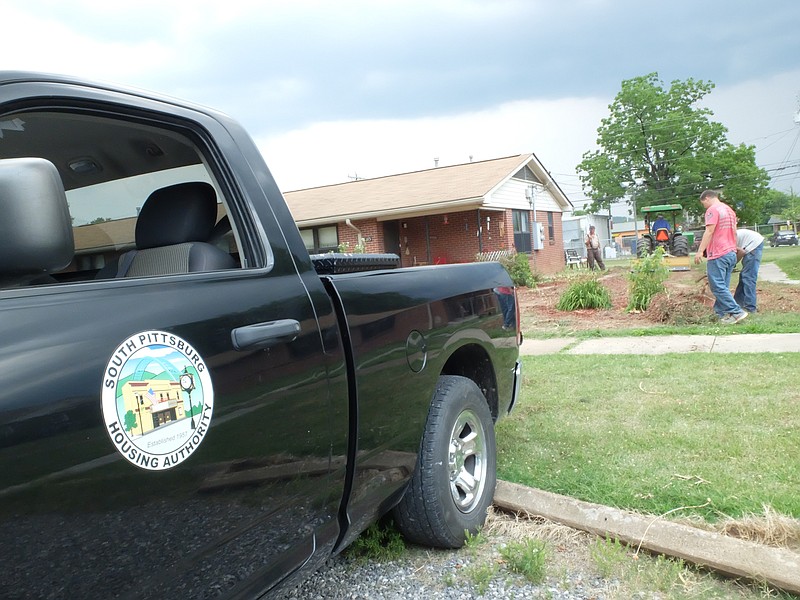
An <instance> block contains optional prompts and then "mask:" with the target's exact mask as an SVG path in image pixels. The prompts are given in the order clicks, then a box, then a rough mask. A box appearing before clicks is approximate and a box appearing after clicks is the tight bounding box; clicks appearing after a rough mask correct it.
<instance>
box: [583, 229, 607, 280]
mask: <svg viewBox="0 0 800 600" xmlns="http://www.w3.org/2000/svg"><path fill="white" fill-rule="evenodd" d="M586 260H587V262H588V263H589V268H590V269H592V270H594V266H595V264H598V265H599V267H598V268H600V269H602V270H603V271H605V270H606V265H605V263H604V262H603V253H602V252H601V251H600V238H599V237H598V236H597V234H596V233H595V231H594V225H589V233H588V235H587V236H586Z"/></svg>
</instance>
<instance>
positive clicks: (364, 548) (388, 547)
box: [347, 521, 406, 562]
mask: <svg viewBox="0 0 800 600" xmlns="http://www.w3.org/2000/svg"><path fill="white" fill-rule="evenodd" d="M405 550H406V544H405V542H404V541H403V536H402V535H401V534H400V532H399V531H397V529H395V527H394V523H393V522H391V521H381V522H380V523H375V524H374V525H371V526H370V527H369V528H368V529H367V530H366V531H364V533H362V534H361V535H360V536H359V537H358V538H357V539H356V540H355V541H354V542H353V543H352V545H351V546H350V547H349V548H348V549H347V553H348V555H350V556H353V557H355V558H357V559H359V560H364V561H370V560H372V561H377V562H388V561H391V560H396V559H398V558H400V557H401V556H402V555H403V553H404V552H405Z"/></svg>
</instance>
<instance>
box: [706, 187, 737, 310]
mask: <svg viewBox="0 0 800 600" xmlns="http://www.w3.org/2000/svg"><path fill="white" fill-rule="evenodd" d="M700 204H701V205H702V206H703V208H704V209H705V211H706V213H705V224H706V229H705V231H704V232H703V238H702V239H701V240H700V246H699V247H698V248H697V253H696V254H695V255H694V262H695V264H700V262H701V261H702V260H703V253H704V252H705V254H706V258H707V259H708V263H707V265H706V273H707V274H708V287H709V288H710V289H711V293H712V294H714V298H716V301H715V302H714V312H715V313H716V314H717V316H718V317H719V319H720V322H721V323H723V324H725V325H732V324H734V323H738V322H740V321H742V320H743V319H746V318H747V314H748V313H747V311H745V310H743V309H742V307H741V306H739V305H738V304H737V303H736V300H734V299H733V294H731V289H730V285H731V274H732V273H733V268H734V267H735V266H736V262H737V259H736V213H735V212H734V210H733V209H732V208H731V207H730V206H728V205H727V204H725V203H724V202H723V201H722V200H720V198H719V192H717V191H715V190H706V191H704V192H703V193H702V194H700Z"/></svg>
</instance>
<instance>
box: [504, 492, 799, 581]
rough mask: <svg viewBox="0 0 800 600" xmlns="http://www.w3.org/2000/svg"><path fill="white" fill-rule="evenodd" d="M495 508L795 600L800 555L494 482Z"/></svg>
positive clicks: (565, 497) (669, 522)
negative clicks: (768, 587)
mask: <svg viewBox="0 0 800 600" xmlns="http://www.w3.org/2000/svg"><path fill="white" fill-rule="evenodd" d="M494 504H495V506H497V507H498V508H500V509H501V510H506V511H511V512H518V513H526V514H528V515H535V516H539V517H543V518H545V519H549V520H551V521H555V522H557V523H562V524H564V525H567V526H569V527H572V528H574V529H580V530H582V531H588V532H590V533H593V534H595V535H599V536H601V537H604V538H610V539H618V540H620V541H621V542H624V543H625V544H627V545H629V546H632V547H633V546H635V547H637V548H645V549H646V550H648V551H650V552H655V553H658V554H667V555H669V556H675V557H677V558H681V559H683V560H685V561H688V562H691V563H693V564H696V565H699V566H702V567H704V568H708V569H712V570H714V571H717V572H719V573H723V574H725V575H728V576H731V577H745V578H747V579H751V580H753V581H756V582H766V583H768V584H769V585H771V586H773V587H776V588H778V589H781V590H785V591H787V592H791V593H793V594H800V554H796V553H794V552H791V551H789V550H784V549H781V548H772V547H769V546H763V545H761V544H756V543H753V542H748V541H745V540H740V539H738V538H732V537H729V536H725V535H721V534H718V533H714V532H710V531H704V530H702V529H697V528H695V527H690V526H687V525H680V524H678V523H673V522H671V521H665V520H662V519H661V518H660V517H654V516H648V515H641V514H638V513H633V512H627V511H622V510H618V509H615V508H611V507H608V506H603V505H600V504H592V503H590V502H583V501H581V500H576V499H574V498H570V497H568V496H561V495H559V494H553V493H550V492H545V491H542V490H537V489H533V488H529V487H526V486H523V485H519V484H516V483H509V482H507V481H498V482H497V488H496V490H495V494H494Z"/></svg>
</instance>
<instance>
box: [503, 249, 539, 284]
mask: <svg viewBox="0 0 800 600" xmlns="http://www.w3.org/2000/svg"><path fill="white" fill-rule="evenodd" d="M500 264H501V265H503V266H504V267H505V269H506V271H508V274H509V275H510V276H511V281H513V282H514V285H516V286H525V287H529V288H532V287H536V283H537V281H538V280H539V276H538V275H534V274H533V273H532V272H531V263H530V262H529V261H528V255H527V254H513V255H511V256H504V257H502V258H501V259H500Z"/></svg>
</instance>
